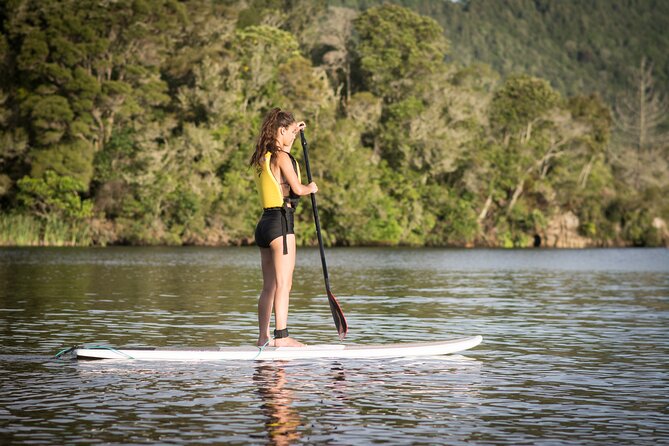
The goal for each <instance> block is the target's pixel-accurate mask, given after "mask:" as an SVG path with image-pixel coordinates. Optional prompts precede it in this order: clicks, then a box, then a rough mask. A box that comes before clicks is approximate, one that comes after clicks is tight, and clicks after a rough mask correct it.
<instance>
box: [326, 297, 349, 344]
mask: <svg viewBox="0 0 669 446" xmlns="http://www.w3.org/2000/svg"><path fill="white" fill-rule="evenodd" d="M327 292H328V302H329V303H330V311H331V312H332V318H333V319H334V323H335V327H337V333H339V340H340V341H343V340H344V338H345V337H346V333H348V324H347V323H346V318H345V317H344V312H343V311H341V307H340V306H339V302H337V298H336V297H335V296H334V294H332V291H330V290H327Z"/></svg>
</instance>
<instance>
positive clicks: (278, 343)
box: [274, 337, 307, 347]
mask: <svg viewBox="0 0 669 446" xmlns="http://www.w3.org/2000/svg"><path fill="white" fill-rule="evenodd" d="M274 346H275V347H306V346H307V344H303V343H301V342H299V341H297V340H295V339H293V338H290V337H288V338H277V339H274Z"/></svg>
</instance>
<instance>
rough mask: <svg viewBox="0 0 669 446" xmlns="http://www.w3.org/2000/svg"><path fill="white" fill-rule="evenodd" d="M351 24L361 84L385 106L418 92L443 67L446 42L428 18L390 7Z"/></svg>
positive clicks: (438, 28)
mask: <svg viewBox="0 0 669 446" xmlns="http://www.w3.org/2000/svg"><path fill="white" fill-rule="evenodd" d="M354 23H355V30H356V32H357V34H358V39H359V43H358V46H357V54H358V57H359V59H360V69H361V71H362V78H363V79H364V85H365V86H366V87H367V89H368V90H369V91H371V92H372V93H374V94H375V95H377V96H380V97H383V98H384V100H385V101H386V102H388V103H390V102H395V101H399V100H402V99H403V98H405V97H406V96H407V94H408V93H411V92H412V91H415V90H416V89H420V87H421V86H422V82H423V80H424V79H425V77H426V76H428V75H429V74H431V73H434V72H435V71H438V70H439V69H441V68H442V67H443V61H444V56H445V55H446V51H447V50H448V42H447V41H446V39H445V38H444V35H443V30H442V29H441V27H440V26H439V25H438V24H437V22H435V21H434V20H432V19H430V18H429V17H424V16H420V15H418V14H416V13H414V12H412V11H411V10H409V9H406V8H403V7H401V6H396V5H390V4H389V5H383V6H378V7H374V8H370V9H368V10H367V11H365V12H364V13H362V14H360V15H359V16H358V17H357V18H356V19H355V21H354Z"/></svg>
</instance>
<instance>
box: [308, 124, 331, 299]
mask: <svg viewBox="0 0 669 446" xmlns="http://www.w3.org/2000/svg"><path fill="white" fill-rule="evenodd" d="M300 140H301V142H302V150H303V151H304V165H305V167H306V168H307V179H308V180H309V182H310V183H311V182H312V179H311V166H310V165H309V151H308V149H307V147H308V144H307V140H306V138H305V137H304V131H303V130H300ZM310 195H311V208H312V209H313V210H314V222H315V223H316V236H317V237H318V248H319V249H320V251H321V264H322V265H323V279H324V280H325V289H326V291H328V292H331V291H330V278H329V276H328V265H327V264H326V263H325V248H324V247H323V235H322V234H321V221H320V219H319V218H318V206H317V205H316V194H313V193H312V194H310Z"/></svg>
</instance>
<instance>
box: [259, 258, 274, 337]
mask: <svg viewBox="0 0 669 446" xmlns="http://www.w3.org/2000/svg"><path fill="white" fill-rule="evenodd" d="M260 263H261V265H262V282H263V285H262V292H261V293H260V298H259V299H258V346H263V345H265V343H266V342H267V341H270V343H269V344H268V345H270V346H272V347H273V346H274V342H273V341H272V340H271V339H272V336H271V335H270V331H269V323H270V319H271V317H272V307H273V305H274V295H275V294H276V276H275V275H274V262H273V260H272V252H271V249H270V248H260Z"/></svg>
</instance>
